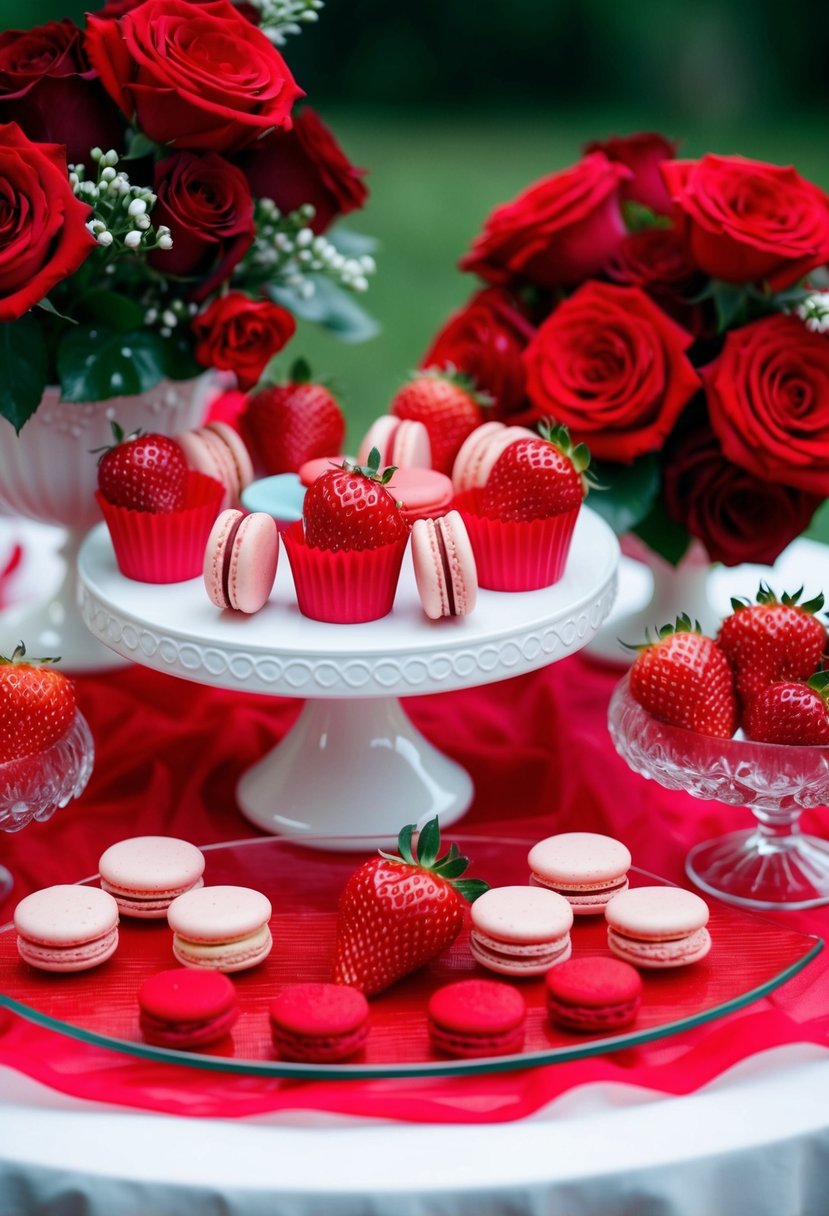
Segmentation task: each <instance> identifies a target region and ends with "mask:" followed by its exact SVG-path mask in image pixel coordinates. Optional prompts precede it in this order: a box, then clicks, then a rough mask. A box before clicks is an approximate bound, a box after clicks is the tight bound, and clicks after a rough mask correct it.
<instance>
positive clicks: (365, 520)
mask: <svg viewBox="0 0 829 1216" xmlns="http://www.w3.org/2000/svg"><path fill="white" fill-rule="evenodd" d="M379 467H380V453H379V452H378V450H377V448H372V449H371V452H370V453H369V457H368V465H366V466H361V465H355V464H349V463H348V461H346V462H345V464H343V465H342V466H341V467H340V468H338V469H337V468H335V469H330V470H329V471H328V472H327V473H323V474H322V475H321V476H320V477H318V478H317V479H316V481H315V482H314V484H313V485H311V486H309V487H308V491H307V493H306V495H305V501H304V504H303V508H302V517H303V520H304V523H305V542H306V544H308V545H310V547H311V548H312V549H378V548H379V547H380V546H381V545H390V544H392V543H393V542H394V541H398V540H402V539H403V538H404V537H406V536H408V533H409V526H408V524H407V523H406V521H405V520H404V519H403V516H402V515H401V514H400V509H399V507H398V505H397V503H396V502H395V499H394V496H393V495H392V494H390V493H389V491H388V490H387V489H386V483H387V482H388V481H389V479H390V478H391V477H392V476H393V474H394V473H395V472H396V470H395V469H394V468H389V469H385V470H384V471H383V472H382V473H380V472H379Z"/></svg>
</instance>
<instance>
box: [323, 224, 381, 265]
mask: <svg viewBox="0 0 829 1216" xmlns="http://www.w3.org/2000/svg"><path fill="white" fill-rule="evenodd" d="M325 239H326V240H327V241H330V242H331V244H332V245H333V246H334V248H335V249H336V250H337V251H338V252H339V253H343V254H345V256H346V257H347V258H361V257H363V256H364V255H365V254H367V253H368V254H373V253H376V252H377V244H378V242H377V239H376V237H373V236H367V235H366V233H365V232H354V230H353V229H352V228H347V227H346V226H345V224H337V225H336V226H335V227H334V228H329V229H328V231H327V232H326V234H325Z"/></svg>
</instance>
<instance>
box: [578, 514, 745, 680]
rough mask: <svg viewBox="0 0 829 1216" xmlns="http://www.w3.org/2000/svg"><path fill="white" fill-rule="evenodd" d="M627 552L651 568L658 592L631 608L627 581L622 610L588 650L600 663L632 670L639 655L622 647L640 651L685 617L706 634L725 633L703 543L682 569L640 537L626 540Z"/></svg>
mask: <svg viewBox="0 0 829 1216" xmlns="http://www.w3.org/2000/svg"><path fill="white" fill-rule="evenodd" d="M622 552H623V554H624V555H625V557H627V558H628V559H634V560H635V561H637V562H639V563H641V564H642V565H644V566H646V567H647V570H648V571H649V573H650V575H651V579H652V589H651V592H650V595H649V597H648V599H647V601H646V603H644V604H642V603H641V602H638V603H634V604H633V605H631V603H630V601H628V602H627V603H626V602H625V596H624V578H623V577H622V578H620V596H619V600H618V601H617V604H616V607H615V608H614V610H613V612H612V613H611V615H610V617H609V618H608V620H607V623H606V624H605V625H604V626H603V627H602V628H601V629H600V630H599V632H598V633H597V634H596V637H595V638H594V639H593V640H592V641H591V642H590V643H589V645H588V647H587V650H588V653H589V654H591V655H592V656H593V657H594V658H597V659H600V660H602V661H603V662H606V663H613V664H617V665H618V666H619V667H627V666H629V665H630V663H632V662H633V659H634V658H635V657H636V652H635V651H632V650H626V649H625V648H624V646H622V645H621V642H629V643H631V644H633V645H635V644H636V643H637V642H644V640H645V631H646V630H649V631H650V633H651V634H653V632H654V630H656V629H658V628H659V626H660V625H667V624H668V623H669V622H673V621H675V620H676V618H677V617H678V616H680V615H682V613H686V614H687V615H688V616H689V617H690V618H691V620H692V621H699V623H700V625H701V626H702V630H703V632H704V633H707V634H709V635H713V634H714V633H716V631H717V629H718V628H719V624H720V620H721V619H722V613H721V612H720V611H718V609H717V608H715V607H714V605H713V604H712V602H711V599H710V597H709V588H708V581H709V577H710V574H711V559H710V558H709V556H708V554H707V552H706V551H705V549H704V548H703V546H702V545H701V544H700V543H699V541H696V540H694V541H692V542H691V545H690V547H689V549H688V552H687V553H686V554H685V556H684V557H683V559H682V561H681V562H680V563H679V565H677V566H672V565H671V564H670V562H667V561H665V559H664V558H662V557H660V556H659V555H658V554H657V553H654V551H653V550H652V549H649V548H648V547H647V545H645V544H643V543H642V542H641V541H640V540H638V538H637V537H635V536H625V537H624V538H623V539H622Z"/></svg>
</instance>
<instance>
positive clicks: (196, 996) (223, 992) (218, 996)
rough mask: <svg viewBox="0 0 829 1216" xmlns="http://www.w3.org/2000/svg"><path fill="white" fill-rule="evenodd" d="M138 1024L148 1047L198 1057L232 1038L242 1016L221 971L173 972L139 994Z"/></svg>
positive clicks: (158, 976)
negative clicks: (201, 1050) (199, 1052)
mask: <svg viewBox="0 0 829 1216" xmlns="http://www.w3.org/2000/svg"><path fill="white" fill-rule="evenodd" d="M138 1009H139V1015H138V1024H139V1026H140V1027H141V1033H142V1034H143V1036H144V1038H145V1039H146V1041H147V1042H148V1043H152V1044H153V1045H154V1046H156V1047H170V1048H172V1049H173V1050H175V1051H197V1050H198V1049H199V1048H200V1047H206V1046H207V1045H208V1044H210V1043H216V1042H218V1041H219V1040H220V1039H223V1038H225V1037H226V1035H228V1034H229V1033H230V1030H231V1028H232V1026H233V1024H234V1022H235V1021H236V1019H237V1017H238V1016H239V1002H238V999H237V996H236V989H235V988H234V986H233V984H232V983H231V981H230V980H229V979H228V978H227V976H226V975H222V974H221V972H219V971H193V970H191V969H190V968H188V967H171V968H170V969H169V970H167V971H157V972H156V973H155V975H151V976H149V977H148V978H147V979H146V980H145V981H144V983H143V984H142V985H141V987H140V989H139V990H138Z"/></svg>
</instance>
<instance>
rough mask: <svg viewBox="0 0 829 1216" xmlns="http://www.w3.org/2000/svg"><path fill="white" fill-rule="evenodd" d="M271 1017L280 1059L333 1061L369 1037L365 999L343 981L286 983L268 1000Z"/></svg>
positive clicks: (357, 1048) (319, 1062)
mask: <svg viewBox="0 0 829 1216" xmlns="http://www.w3.org/2000/svg"><path fill="white" fill-rule="evenodd" d="M270 1018H271V1032H272V1034H273V1041H274V1046H275V1047H276V1049H277V1051H278V1052H279V1055H280V1056H281V1057H282V1059H283V1060H296V1061H301V1062H308V1063H314V1064H335V1063H337V1062H338V1061H339V1060H347V1059H348V1058H349V1056H353V1055H356V1054H357V1052H358V1051H360V1049H361V1048H362V1047H363V1045H364V1044H365V1041H366V1039H367V1038H368V1001H367V1000H366V998H365V997H364V996H363V994H362V992H359V991H358V990H357V989H356V988H349V987H347V986H345V985H343V984H325V983H318V984H287V985H286V986H285V987H284V988H283V989H282V991H281V992H280V993H279V994H278V995H277V996H276V997H275V998H274V999H273V1000H272V1001H271V1005H270Z"/></svg>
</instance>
